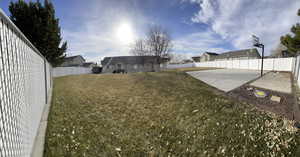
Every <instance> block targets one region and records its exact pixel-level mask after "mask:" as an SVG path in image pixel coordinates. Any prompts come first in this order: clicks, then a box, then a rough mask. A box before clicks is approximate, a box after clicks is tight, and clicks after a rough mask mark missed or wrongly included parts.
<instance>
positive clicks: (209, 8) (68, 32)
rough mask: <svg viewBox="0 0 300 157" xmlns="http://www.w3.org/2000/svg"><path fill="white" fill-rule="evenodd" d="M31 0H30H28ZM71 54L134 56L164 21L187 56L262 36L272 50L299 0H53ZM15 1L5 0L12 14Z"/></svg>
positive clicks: (5, 7) (96, 57)
mask: <svg viewBox="0 0 300 157" xmlns="http://www.w3.org/2000/svg"><path fill="white" fill-rule="evenodd" d="M25 1H26V0H25ZM52 2H53V3H54V6H55V8H56V13H57V17H58V18H60V24H61V28H62V35H63V38H64V40H67V41H68V46H69V49H68V52H67V54H68V55H78V54H81V55H83V56H84V57H85V58H87V60H89V61H97V62H99V61H100V59H101V58H103V57H105V56H122V55H129V50H130V43H131V42H132V41H133V40H134V39H137V38H142V37H144V36H145V32H146V30H147V28H148V27H149V26H151V25H153V24H159V25H161V26H163V27H164V28H166V29H167V30H169V32H170V34H171V36H172V39H173V45H174V48H173V51H174V53H180V54H183V55H185V56H187V57H190V56H193V55H200V54H201V53H202V52H205V51H211V52H217V53H222V52H224V51H228V50H236V49H245V48H251V47H252V46H251V35H252V34H256V35H257V36H259V37H261V40H262V41H263V43H264V44H265V45H266V54H267V55H268V54H270V53H271V51H272V50H273V49H274V48H276V46H277V45H278V43H279V38H280V36H282V35H284V34H286V33H288V32H289V31H290V28H291V26H292V25H293V24H295V23H296V22H299V21H300V19H299V17H297V16H296V12H297V9H299V8H300V1H299V0H288V3H287V0H213V1H212V0H52ZM8 4H9V0H2V1H1V2H0V5H1V8H2V9H3V10H4V11H5V12H6V14H8V15H9V12H8Z"/></svg>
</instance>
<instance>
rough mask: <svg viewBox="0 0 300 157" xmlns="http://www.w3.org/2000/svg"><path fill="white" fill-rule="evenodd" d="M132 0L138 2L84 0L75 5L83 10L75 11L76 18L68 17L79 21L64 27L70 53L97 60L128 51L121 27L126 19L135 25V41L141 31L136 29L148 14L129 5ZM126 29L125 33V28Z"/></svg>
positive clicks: (129, 23) (88, 59)
mask: <svg viewBox="0 0 300 157" xmlns="http://www.w3.org/2000/svg"><path fill="white" fill-rule="evenodd" d="M131 2H132V3H135V1H130V3H129V2H127V1H124V2H123V1H122V2H119V1H118V0H114V1H113V0H112V1H106V0H91V1H89V3H83V4H82V3H81V4H82V5H84V6H81V7H78V8H74V10H73V12H80V13H78V14H76V19H68V20H69V21H68V22H70V23H72V21H75V23H76V24H77V25H71V26H70V27H65V28H63V30H62V35H63V39H64V40H66V41H68V52H67V55H69V56H70V55H83V56H84V57H85V58H86V59H87V61H95V62H100V60H101V59H103V57H107V56H126V55H129V50H130V45H131V43H129V42H124V41H121V40H120V36H121V34H120V32H119V33H118V30H119V27H120V26H122V25H124V23H126V24H128V27H129V26H130V27H132V28H130V30H132V31H131V32H130V33H132V34H130V35H131V36H132V37H131V38H132V39H130V40H131V41H132V40H134V39H133V38H134V37H138V36H139V32H135V31H134V30H137V28H138V27H140V26H141V25H142V24H144V23H146V21H145V18H144V17H143V16H142V15H141V14H138V12H139V11H138V10H135V9H132V8H131V7H130V6H131ZM117 4H118V5H117ZM76 9H78V10H76ZM133 15H135V16H133ZM132 17H135V18H138V19H139V20H138V21H137V20H135V19H133V18H132ZM124 33H125V34H124V35H125V36H126V32H124ZM127 35H128V32H127ZM122 40H124V38H123V39H122Z"/></svg>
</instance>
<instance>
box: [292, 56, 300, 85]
mask: <svg viewBox="0 0 300 157" xmlns="http://www.w3.org/2000/svg"><path fill="white" fill-rule="evenodd" d="M292 72H293V74H294V79H295V81H296V82H297V83H298V86H299V85H300V56H298V57H296V59H295V61H294V65H293V70H292Z"/></svg>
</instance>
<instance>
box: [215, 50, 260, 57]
mask: <svg viewBox="0 0 300 157" xmlns="http://www.w3.org/2000/svg"><path fill="white" fill-rule="evenodd" d="M240 57H257V58H260V57H261V56H260V54H259V53H258V51H257V49H256V48H254V49H243V50H236V51H229V52H225V53H222V54H219V55H218V56H216V59H226V58H240Z"/></svg>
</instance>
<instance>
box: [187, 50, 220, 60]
mask: <svg viewBox="0 0 300 157" xmlns="http://www.w3.org/2000/svg"><path fill="white" fill-rule="evenodd" d="M217 55H219V54H217V53H213V52H204V53H203V54H202V55H201V56H195V57H192V59H193V60H194V62H207V61H213V60H215V58H216V56H217Z"/></svg>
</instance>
